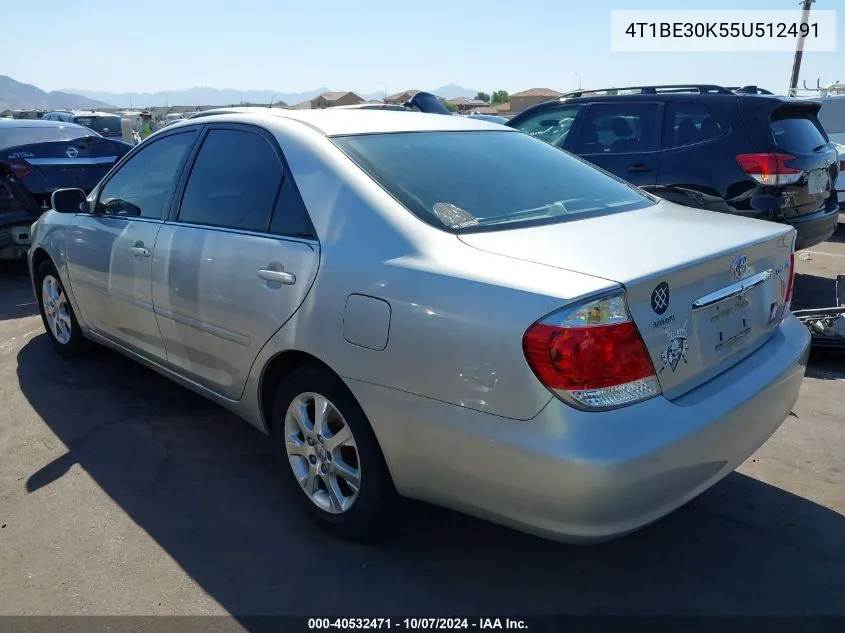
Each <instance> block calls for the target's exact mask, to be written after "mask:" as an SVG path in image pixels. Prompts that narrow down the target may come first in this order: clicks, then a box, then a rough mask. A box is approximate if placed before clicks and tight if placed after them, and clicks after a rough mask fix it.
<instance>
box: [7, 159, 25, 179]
mask: <svg viewBox="0 0 845 633" xmlns="http://www.w3.org/2000/svg"><path fill="white" fill-rule="evenodd" d="M0 162H2V163H3V164H4V165H6V166H7V167H8V168H9V169H10V170H11V171H12V173H13V174H14V175H15V176H17V177H18V178H23V177H24V176H26V175H27V174H28V173H30V172H31V171H32V165H30V164H29V163H28V162H26V161H25V160H6V161H0Z"/></svg>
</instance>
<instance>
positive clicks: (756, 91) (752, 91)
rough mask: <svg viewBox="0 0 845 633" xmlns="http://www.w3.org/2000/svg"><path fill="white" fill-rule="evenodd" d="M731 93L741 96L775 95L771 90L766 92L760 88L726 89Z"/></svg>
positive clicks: (741, 87)
mask: <svg viewBox="0 0 845 633" xmlns="http://www.w3.org/2000/svg"><path fill="white" fill-rule="evenodd" d="M728 90H730V91H731V92H735V93H737V94H741V95H773V94H775V93H774V92H772V91H771V90H766V89H765V88H760V87H759V86H732V87H730V88H728Z"/></svg>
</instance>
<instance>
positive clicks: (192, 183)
mask: <svg viewBox="0 0 845 633" xmlns="http://www.w3.org/2000/svg"><path fill="white" fill-rule="evenodd" d="M53 209H54V210H52V211H49V212H47V213H45V214H44V215H43V216H42V217H41V219H40V220H38V222H37V223H36V224H35V225H34V227H33V244H32V248H31V250H30V252H29V265H30V271H31V276H32V281H33V285H34V289H35V294H36V296H37V298H38V302H39V305H40V307H41V314H42V317H43V320H44V324H45V327H46V329H47V332H48V334H49V338H50V340H51V342H52V344H53V346H54V347H55V349H56V351H57V352H59V353H61V354H65V355H69V356H76V355H78V354H82V353H84V352H85V350H86V348H87V347H89V345H90V344H91V343H92V342H96V343H99V344H102V345H107V346H109V347H112V348H114V349H116V350H119V351H120V352H122V353H124V354H126V355H127V356H130V357H131V358H133V359H136V360H137V361H139V362H141V363H144V364H145V365H147V366H149V367H151V368H152V369H154V370H156V371H158V372H161V373H162V374H164V375H166V376H168V377H170V378H172V379H173V380H175V381H177V382H179V383H181V384H182V385H184V386H186V387H188V388H189V389H193V390H194V391H197V392H199V393H201V394H203V395H205V396H207V397H209V398H211V399H212V400H214V401H215V402H218V403H219V404H221V405H223V406H224V407H227V408H229V409H231V410H232V411H234V412H235V413H237V414H238V415H240V416H242V417H243V418H244V419H246V420H247V421H248V422H249V423H251V424H253V425H254V426H256V427H258V428H259V429H260V430H262V431H263V432H265V433H267V434H268V435H269V436H270V437H271V438H272V441H273V443H274V445H275V447H276V449H277V450H278V455H279V458H280V462H281V465H282V468H283V469H284V477H283V480H284V481H285V482H286V485H287V486H288V487H289V488H290V495H291V503H298V504H300V505H301V506H302V508H303V509H304V510H305V511H306V512H308V513H310V515H311V516H312V517H313V518H314V519H315V520H316V521H317V523H318V524H320V525H321V526H323V527H324V528H326V529H328V530H329V531H331V532H333V533H335V534H339V535H342V536H346V537H353V538H363V537H367V536H371V535H373V534H376V533H378V532H379V531H383V530H385V529H386V528H387V527H388V526H391V525H394V522H393V519H395V518H396V517H397V515H400V514H401V510H400V509H399V508H401V506H400V505H399V501H400V499H401V497H411V498H415V499H421V500H425V501H428V502H431V503H435V504H439V505H442V506H447V507H450V508H454V509H457V510H460V511H463V512H467V513H469V514H473V515H477V516H480V517H485V518H487V519H489V520H492V521H496V522H499V523H503V524H506V525H510V526H513V527H516V528H518V529H522V530H525V531H529V532H533V533H536V534H540V535H544V536H547V537H552V538H558V539H563V540H573V541H577V540H598V539H606V538H610V537H613V536H618V535H621V534H624V533H627V532H630V531H632V530H635V529H637V528H639V527H641V526H644V525H646V524H648V523H651V522H653V521H655V520H657V519H658V518H660V517H661V516H663V515H665V514H667V513H668V512H671V511H672V510H674V509H675V508H678V507H679V506H681V505H682V504H684V503H686V502H687V501H689V500H690V499H692V498H693V497H695V496H696V495H698V494H700V493H701V492H702V491H704V490H705V489H707V488H708V487H710V486H712V485H713V484H714V483H715V482H717V481H719V480H720V479H721V478H722V477H724V476H725V475H727V474H728V473H730V472H731V471H732V470H733V469H734V468H736V467H737V466H738V465H739V464H740V463H742V462H743V461H744V460H745V459H746V458H748V457H749V456H750V455H751V454H752V453H754V451H756V450H757V448H759V447H760V446H761V445H762V444H763V443H764V442H765V441H766V440H767V439H768V438H769V437H770V436H771V435H772V433H774V431H775V430H776V429H777V428H778V426H779V425H780V424H781V422H782V421H783V420H784V418H785V417H786V416H787V415H788V414H789V412H790V410H791V408H792V406H793V404H794V403H795V400H796V398H797V396H798V389H799V386H800V384H801V380H802V377H803V374H804V369H805V364H806V359H807V351H808V342H809V336H808V333H807V330H806V329H805V328H804V327H803V326H802V325H801V324H800V323H799V322H798V321H797V320H796V319H795V317H794V316H792V314H791V312H790V310H789V306H790V297H791V294H792V279H793V246H794V237H795V236H794V232H793V230H792V229H791V228H790V227H787V226H784V225H782V224H772V223H767V222H763V221H758V220H750V219H746V218H740V217H736V216H731V215H721V214H717V213H702V212H701V211H697V210H692V209H687V208H684V207H680V206H677V205H675V204H672V203H670V202H666V201H661V200H659V199H657V198H654V197H651V196H650V195H649V194H647V193H644V192H643V191H641V190H639V189H637V188H635V187H633V186H631V185H628V184H626V183H625V182H623V181H621V180H618V179H616V178H615V177H613V176H610V175H608V174H607V173H605V172H603V171H600V170H598V169H596V168H595V167H593V166H591V165H589V164H587V163H586V162H583V161H582V160H580V159H578V158H576V157H574V156H572V155H569V154H567V153H566V152H563V151H561V150H558V149H555V148H553V147H551V146H549V145H547V144H546V143H543V142H542V141H539V140H536V139H533V138H531V137H529V136H527V135H524V134H522V133H520V132H518V131H515V130H511V129H509V128H506V127H503V126H501V125H497V124H493V123H487V122H483V121H476V120H473V119H471V118H465V117H447V116H438V115H429V114H420V113H410V112H371V111H348V110H346V111H344V110H335V111H331V110H326V111H291V110H286V111H276V110H268V111H265V112H260V113H247V112H240V113H231V114H223V115H218V116H211V117H204V118H198V119H195V120H189V121H185V122H183V123H176V124H174V125H172V126H168V127H167V128H166V129H164V130H161V131H160V132H158V133H156V134H155V135H153V136H151V137H150V138H148V139H147V140H145V141H144V142H143V143H141V144H140V145H138V146H137V147H136V148H134V149H133V150H132V151H131V152H130V153H129V154H127V155H126V156H125V157H124V158H123V159H122V160H121V161H120V162H119V163H118V164H117V165H115V167H114V168H113V169H112V170H111V172H110V173H109V174H108V175H107V176H106V177H105V178H104V179H103V181H102V182H101V183H100V184H99V185H98V186H97V187H96V189H95V190H94V191H93V192H92V193H91V194H90V195H88V196H87V197H86V196H85V195H84V194H83V193H82V192H81V191H79V190H61V191H58V192H56V193H55V194H54V196H53Z"/></svg>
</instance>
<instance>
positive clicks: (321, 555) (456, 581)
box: [17, 335, 845, 622]
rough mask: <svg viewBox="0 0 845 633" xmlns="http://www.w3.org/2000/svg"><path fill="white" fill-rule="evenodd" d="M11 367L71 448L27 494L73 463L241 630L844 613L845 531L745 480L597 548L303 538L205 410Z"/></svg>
mask: <svg viewBox="0 0 845 633" xmlns="http://www.w3.org/2000/svg"><path fill="white" fill-rule="evenodd" d="M17 360H18V379H19V382H20V388H21V390H22V392H23V393H24V394H25V396H26V398H27V399H28V401H29V403H30V404H31V405H32V406H33V407H34V409H35V410H36V411H37V413H38V414H39V415H40V416H41V418H42V419H43V420H44V422H45V423H46V424H47V425H48V426H49V427H50V429H52V431H53V432H54V433H55V434H56V436H57V437H58V438H59V439H60V440H61V442H62V443H63V444H64V445H65V446H66V447H67V452H66V453H65V454H64V455H63V456H61V457H59V458H57V459H56V460H55V461H53V462H52V463H50V464H48V465H46V466H44V467H43V468H42V469H40V470H39V471H38V472H34V473H32V474H31V475H30V476H29V478H28V480H27V482H26V486H27V489H28V490H29V491H30V492H33V491H36V490H39V489H42V488H44V487H46V486H50V485H51V484H52V483H53V482H54V481H56V480H57V479H59V478H61V477H62V476H63V475H64V473H66V472H67V470H68V469H69V468H70V467H71V466H72V465H73V464H79V465H80V466H81V467H82V468H84V470H85V471H86V472H87V473H88V474H89V475H90V476H91V477H92V478H93V479H94V481H95V482H96V483H97V484H98V485H99V486H101V487H102V489H103V490H104V491H105V492H106V493H108V494H109V495H110V497H111V498H112V499H113V500H114V501H115V502H116V503H117V504H118V506H119V507H120V508H121V509H122V510H123V511H124V512H126V513H127V514H128V515H129V516H130V517H131V518H132V519H133V521H135V522H136V523H137V525H139V526H140V527H141V528H142V529H143V530H144V531H145V532H146V533H148V534H149V535H150V536H152V537H153V538H154V539H155V540H156V541H157V543H158V544H159V545H160V546H161V547H162V548H163V549H164V550H165V551H166V552H167V554H169V556H171V557H172V558H173V560H174V561H175V562H176V563H177V564H178V565H179V566H181V567H182V568H183V569H184V570H185V571H186V572H187V573H188V574H189V575H190V576H191V577H192V578H193V579H194V580H195V581H196V582H197V583H198V584H199V585H200V586H201V587H202V589H204V590H205V591H206V592H207V593H208V594H209V595H210V596H212V597H213V598H214V599H215V600H217V601H218V602H219V603H220V604H221V605H222V606H223V607H224V608H225V609H227V610H228V611H229V612H230V613H232V614H233V615H235V616H246V615H265V614H286V615H302V616H308V615H310V616H313V615H315V614H318V615H319V614H325V613H326V612H327V611H331V612H332V613H338V614H343V615H355V614H358V615H369V616H373V615H380V616H385V615H393V616H400V615H408V614H427V615H433V614H446V613H464V614H470V613H472V614H482V615H483V614H522V615H534V614H536V615H539V614H554V613H573V614H575V613H577V614H626V615H628V614H651V615H654V614H696V615H704V614H761V613H766V614H794V613H802V614H806V613H809V614H825V613H827V614H830V613H842V612H843V611H845V600H843V593H842V591H843V587H845V517H843V516H842V515H840V514H838V513H837V512H834V511H832V510H830V509H827V508H825V507H823V506H821V505H818V504H816V503H813V502H812V501H809V500H807V499H804V498H802V497H800V496H796V495H794V494H791V493H789V492H786V491H784V490H782V489H780V488H777V487H774V486H771V485H768V484H766V483H763V482H760V481H758V480H755V479H753V478H750V477H747V476H744V475H742V474H733V475H730V476H729V477H728V478H726V479H725V480H724V481H723V482H722V483H720V484H719V485H717V486H716V487H714V488H713V489H711V490H710V491H708V492H707V493H705V494H704V495H702V496H701V497H700V498H698V499H697V500H695V501H694V502H692V503H691V504H689V505H688V506H686V507H684V508H682V509H681V510H679V511H677V512H675V513H674V514H672V515H670V516H669V517H667V518H665V519H664V520H662V521H660V522H658V523H657V524H655V525H653V526H651V527H649V528H646V529H644V530H642V531H640V532H638V533H635V534H633V535H630V536H628V537H626V538H623V539H619V540H616V541H613V542H609V543H604V544H599V545H591V546H573V545H565V544H559V543H553V542H549V541H544V540H540V539H537V538H533V537H530V536H526V535H523V534H520V533H517V532H514V531H511V530H509V529H506V528H502V527H499V526H496V525H493V524H489V523H486V522H483V521H480V520H476V519H473V518H470V517H466V516H463V515H459V514H456V513H453V512H449V511H445V510H441V509H438V508H434V507H431V506H427V505H424V504H419V503H409V504H408V507H407V508H406V509H405V512H404V514H405V516H404V522H403V529H402V530H400V531H397V532H396V533H395V534H394V535H393V537H392V538H391V539H389V540H388V541H387V542H386V543H384V544H382V545H380V546H373V545H369V546H365V545H359V544H353V543H347V542H343V541H338V540H334V539H332V538H330V537H328V536H326V535H325V534H323V533H322V532H320V531H318V530H316V529H315V528H314V527H312V526H311V524H310V523H308V522H307V520H306V519H304V518H303V517H302V516H300V514H299V512H297V511H296V510H295V509H294V508H292V507H291V506H290V504H288V503H286V502H285V498H284V495H283V493H282V491H281V487H280V485H279V484H280V479H279V478H280V477H281V476H282V474H283V471H282V470H281V469H280V468H279V465H278V464H277V462H276V460H275V458H274V456H273V454H272V453H271V450H270V447H269V443H268V442H267V441H266V439H265V438H264V436H263V435H261V434H260V433H259V432H257V431H256V430H254V429H253V428H252V427H250V426H249V425H247V424H246V423H243V422H241V421H240V420H238V419H237V418H235V417H234V416H232V415H231V414H229V413H228V412H226V411H224V410H223V409H221V408H219V407H217V406H216V405H213V404H211V403H210V402H208V401H206V400H204V399H203V398H201V397H199V396H196V395H194V394H192V393H190V392H188V391H186V390H184V389H182V388H181V387H179V386H177V385H175V384H174V383H172V382H170V381H168V380H166V379H164V378H161V377H159V376H158V375H157V374H154V373H153V372H150V371H148V370H147V369H145V368H143V367H141V366H139V365H137V364H135V363H134V362H132V361H129V360H127V359H124V358H123V357H121V356H119V355H117V354H115V353H112V352H109V351H106V350H102V351H98V352H97V353H95V354H94V355H93V356H92V357H90V358H86V359H81V360H76V361H71V360H67V359H64V358H61V357H58V356H57V355H56V354H55V353H53V352H52V350H51V349H50V345H49V342H48V340H47V338H46V336H45V335H40V336H37V337H35V338H33V339H32V340H30V341H29V342H27V344H26V345H25V346H24V347H23V348H22V349H21V351H20V352H19V354H18V357H17ZM97 564H99V563H98V562H97V561H89V562H88V565H89V566H90V567H91V568H95V566H96V565H97ZM243 622H246V620H244V621H243Z"/></svg>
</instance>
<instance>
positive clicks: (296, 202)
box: [270, 176, 315, 238]
mask: <svg viewBox="0 0 845 633" xmlns="http://www.w3.org/2000/svg"><path fill="white" fill-rule="evenodd" d="M270 232H271V233H277V234H279V235H290V236H292V237H307V238H311V237H315V235H314V229H313V227H312V226H311V219H310V218H309V217H308V211H306V209H305V204H304V203H303V202H302V198H301V197H300V196H299V192H298V191H297V190H296V185H294V183H293V180H292V179H291V178H290V176H285V179H284V181H283V182H282V188H281V190H280V191H279V198H278V200H277V201H276V208H275V209H274V210H273V219H272V220H271V222H270Z"/></svg>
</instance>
